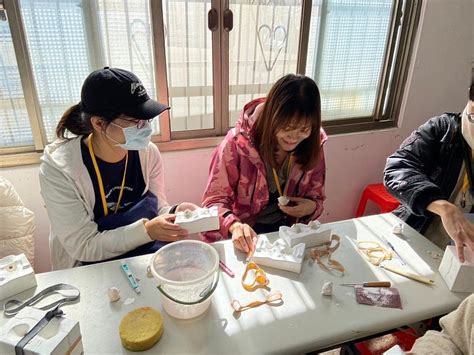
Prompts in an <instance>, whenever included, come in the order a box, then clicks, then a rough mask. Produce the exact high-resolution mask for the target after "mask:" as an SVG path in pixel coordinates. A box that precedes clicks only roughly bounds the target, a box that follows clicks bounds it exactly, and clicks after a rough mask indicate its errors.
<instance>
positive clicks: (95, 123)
mask: <svg viewBox="0 0 474 355" xmlns="http://www.w3.org/2000/svg"><path fill="white" fill-rule="evenodd" d="M91 125H92V128H93V129H94V131H99V132H102V131H103V130H104V128H105V127H106V123H105V122H104V120H103V119H102V117H99V116H92V117H91Z"/></svg>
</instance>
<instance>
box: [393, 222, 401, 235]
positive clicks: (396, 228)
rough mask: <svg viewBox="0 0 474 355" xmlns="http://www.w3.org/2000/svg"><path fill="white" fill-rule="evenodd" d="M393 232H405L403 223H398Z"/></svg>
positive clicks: (399, 233) (398, 233)
mask: <svg viewBox="0 0 474 355" xmlns="http://www.w3.org/2000/svg"><path fill="white" fill-rule="evenodd" d="M392 233H393V234H395V235H402V234H403V224H402V223H397V224H395V225H394V226H393V228H392Z"/></svg>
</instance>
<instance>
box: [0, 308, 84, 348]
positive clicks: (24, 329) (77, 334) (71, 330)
mask: <svg viewBox="0 0 474 355" xmlns="http://www.w3.org/2000/svg"><path fill="white" fill-rule="evenodd" d="M45 314H46V311H42V310H40V309H36V308H33V307H25V308H24V309H22V310H21V311H20V312H19V313H18V314H17V315H15V317H13V318H12V319H10V320H9V321H8V322H7V323H6V324H4V325H3V326H2V327H1V328H0V354H15V345H16V344H17V343H18V342H19V341H20V340H21V339H22V338H23V337H24V336H25V335H26V333H28V331H29V330H30V329H32V328H33V327H34V326H35V325H36V324H37V323H38V322H39V321H40V320H41V319H42V318H43V317H44V316H45ZM23 350H24V353H25V355H33V354H54V355H56V354H57V355H59V354H71V355H79V354H82V353H83V351H84V349H83V346H82V340H81V330H80V327H79V322H78V321H75V320H72V319H70V318H66V317H56V318H53V319H51V320H50V321H49V323H48V324H47V325H46V326H45V327H44V328H43V329H42V330H41V331H40V332H39V333H38V334H36V335H35V336H34V337H33V339H31V341H30V342H29V343H28V344H26V346H25V347H24V348H23Z"/></svg>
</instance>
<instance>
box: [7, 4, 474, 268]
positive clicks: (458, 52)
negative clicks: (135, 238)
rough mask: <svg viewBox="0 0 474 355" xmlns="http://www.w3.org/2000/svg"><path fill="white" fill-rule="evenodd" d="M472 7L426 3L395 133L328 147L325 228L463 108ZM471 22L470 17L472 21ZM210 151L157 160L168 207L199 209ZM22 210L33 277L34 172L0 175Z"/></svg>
mask: <svg viewBox="0 0 474 355" xmlns="http://www.w3.org/2000/svg"><path fill="white" fill-rule="evenodd" d="M473 7H474V6H473V4H472V1H471V0H451V1H443V0H428V1H425V3H424V10H423V14H422V18H421V30H420V32H419V35H418V39H417V44H416V48H415V50H414V56H415V61H414V62H413V63H412V66H411V69H410V75H409V78H408V84H407V90H406V95H405V99H404V102H403V107H402V112H401V119H400V124H399V128H396V129H390V130H385V131H377V132H368V133H367V132H366V133H357V134H346V135H338V136H331V137H330V139H329V141H328V143H327V145H326V147H325V152H326V161H327V188H326V194H327V202H326V208H325V212H324V215H323V217H322V218H321V220H322V221H323V222H328V221H336V220H342V219H348V218H351V217H353V215H354V212H355V209H356V205H357V202H358V200H359V197H360V193H361V191H362V189H363V187H364V186H365V185H366V184H368V183H374V182H380V181H381V180H382V172H383V168H384V165H385V159H386V157H387V156H388V155H389V154H391V153H392V152H393V151H394V150H395V149H396V148H397V147H398V146H399V145H400V143H401V142H402V140H403V138H405V137H406V136H408V135H409V134H410V132H411V131H412V130H413V129H414V128H416V127H417V126H419V125H420V124H421V123H423V122H424V121H425V120H427V119H428V118H430V117H432V116H435V115H437V114H439V113H441V112H444V111H452V112H458V111H461V110H462V109H463V108H464V106H465V104H466V88H467V87H468V85H469V80H470V70H471V63H472V62H473V59H474V45H473V43H474V41H473V39H474V38H473V36H474V34H473V31H474V30H473V27H472V26H473V25H472V18H474V9H473ZM471 14H472V16H471ZM211 151H212V149H199V150H191V151H181V152H167V153H163V159H164V164H165V166H166V176H165V183H166V188H167V195H168V199H169V202H170V203H173V202H179V201H191V202H195V203H198V202H199V201H200V197H201V193H202V190H203V188H204V185H205V183H206V178H207V169H208V164H209V156H210V153H211ZM0 174H1V175H3V176H5V177H6V178H7V179H9V180H10V181H12V182H13V184H14V185H15V187H16V189H17V190H18V192H19V194H20V195H21V197H22V198H23V200H24V202H25V204H26V205H27V206H28V207H29V208H30V209H32V210H33V211H34V212H35V213H36V223H37V229H36V262H35V269H36V271H37V272H43V271H47V270H49V250H48V243H47V240H48V233H49V224H48V219H47V215H46V212H45V209H44V205H43V202H42V200H41V197H40V194H39V182H38V166H28V167H18V168H12V169H0Z"/></svg>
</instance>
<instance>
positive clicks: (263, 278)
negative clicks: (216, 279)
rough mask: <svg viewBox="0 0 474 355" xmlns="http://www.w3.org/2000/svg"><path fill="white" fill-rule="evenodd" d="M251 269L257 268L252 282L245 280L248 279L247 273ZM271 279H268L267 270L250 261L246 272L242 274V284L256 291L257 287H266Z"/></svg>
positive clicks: (247, 288) (248, 289) (245, 287)
mask: <svg viewBox="0 0 474 355" xmlns="http://www.w3.org/2000/svg"><path fill="white" fill-rule="evenodd" d="M249 270H255V278H254V280H253V282H252V283H246V282H245V280H246V279H247V274H248V272H249ZM269 282H270V280H268V278H267V275H266V274H265V271H263V269H261V268H260V267H259V266H258V265H257V264H256V263H254V262H249V263H247V266H246V267H245V272H244V274H243V275H242V286H243V288H244V289H246V290H247V291H255V290H256V289H257V288H260V287H265V286H267V285H268V284H269Z"/></svg>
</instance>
